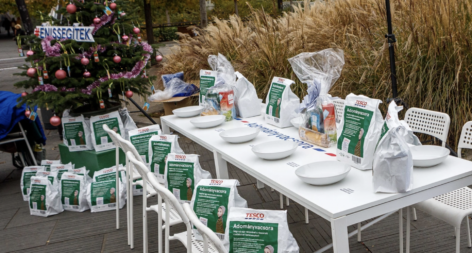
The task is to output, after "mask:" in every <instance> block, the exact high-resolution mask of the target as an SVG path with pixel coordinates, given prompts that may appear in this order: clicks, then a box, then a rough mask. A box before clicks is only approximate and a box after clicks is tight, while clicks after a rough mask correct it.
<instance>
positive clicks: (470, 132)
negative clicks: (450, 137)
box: [457, 121, 472, 158]
mask: <svg viewBox="0 0 472 253" xmlns="http://www.w3.org/2000/svg"><path fill="white" fill-rule="evenodd" d="M463 148H467V149H472V121H468V122H466V123H465V124H464V126H463V127H462V132H461V138H460V139H459V144H458V145H457V156H458V157H459V158H462V155H461V151H462V149H463Z"/></svg>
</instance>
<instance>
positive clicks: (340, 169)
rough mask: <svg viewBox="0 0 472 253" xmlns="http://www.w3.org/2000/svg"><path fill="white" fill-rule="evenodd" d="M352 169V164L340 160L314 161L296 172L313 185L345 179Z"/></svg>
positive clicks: (304, 180)
mask: <svg viewBox="0 0 472 253" xmlns="http://www.w3.org/2000/svg"><path fill="white" fill-rule="evenodd" d="M349 171H351V166H350V165H347V164H344V163H341V162H338V161H326V162H314V163H309V164H305V165H303V166H301V167H300V168H298V169H297V170H296V171H295V174H296V175H297V176H298V177H299V178H300V179H301V180H302V181H303V182H305V183H307V184H312V185H328V184H334V183H336V182H339V181H341V180H343V179H344V178H345V177H346V175H347V174H348V173H349Z"/></svg>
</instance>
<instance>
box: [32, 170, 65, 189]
mask: <svg viewBox="0 0 472 253" xmlns="http://www.w3.org/2000/svg"><path fill="white" fill-rule="evenodd" d="M36 176H37V177H47V179H48V180H49V182H51V184H52V185H54V186H55V187H58V184H59V181H58V180H57V172H54V171H38V172H36Z"/></svg>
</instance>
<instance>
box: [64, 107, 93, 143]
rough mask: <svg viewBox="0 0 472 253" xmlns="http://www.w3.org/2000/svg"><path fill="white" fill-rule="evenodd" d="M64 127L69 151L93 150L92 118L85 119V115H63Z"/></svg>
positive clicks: (65, 141)
mask: <svg viewBox="0 0 472 253" xmlns="http://www.w3.org/2000/svg"><path fill="white" fill-rule="evenodd" d="M62 129H63V137H64V145H66V146H67V147H68V148H69V152H77V151H83V150H93V146H92V139H91V134H90V120H85V118H84V116H83V115H80V116H78V117H71V116H63V117H62Z"/></svg>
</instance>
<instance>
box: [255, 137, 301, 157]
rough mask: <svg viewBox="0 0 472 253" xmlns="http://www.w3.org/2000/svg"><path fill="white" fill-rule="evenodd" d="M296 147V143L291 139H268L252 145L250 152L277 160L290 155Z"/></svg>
mask: <svg viewBox="0 0 472 253" xmlns="http://www.w3.org/2000/svg"><path fill="white" fill-rule="evenodd" d="M297 147H298V144H297V143H295V142H291V141H270V142H264V143H261V144H258V145H256V146H254V147H252V152H254V154H256V155H257V156H258V157H259V158H262V159H266V160H277V159H282V158H285V157H288V156H290V155H292V154H293V152H295V150H296V149H297Z"/></svg>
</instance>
